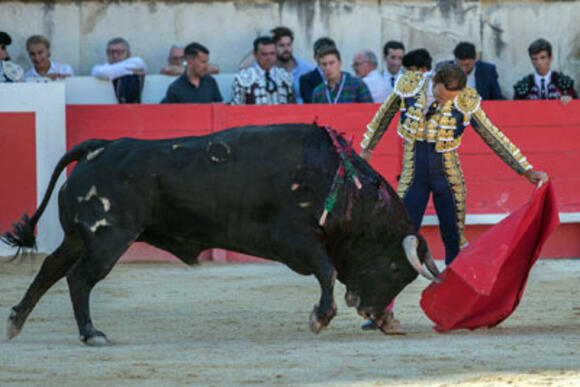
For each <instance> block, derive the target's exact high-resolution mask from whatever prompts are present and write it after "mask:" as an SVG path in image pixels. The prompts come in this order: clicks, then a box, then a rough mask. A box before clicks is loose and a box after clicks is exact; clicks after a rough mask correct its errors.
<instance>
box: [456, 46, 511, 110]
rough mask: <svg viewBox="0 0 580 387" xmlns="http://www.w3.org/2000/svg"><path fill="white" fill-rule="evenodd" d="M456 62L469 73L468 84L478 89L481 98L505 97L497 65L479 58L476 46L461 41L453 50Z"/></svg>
mask: <svg viewBox="0 0 580 387" xmlns="http://www.w3.org/2000/svg"><path fill="white" fill-rule="evenodd" d="M453 55H454V56H455V63H456V64H457V65H458V66H459V67H461V69H462V70H463V71H465V74H467V86H469V87H471V88H473V89H476V90H477V92H478V93H479V95H480V96H481V99H490V100H493V99H504V98H503V95H502V94H501V89H500V87H499V83H498V81H497V78H498V76H497V70H496V68H495V65H493V64H491V63H487V62H484V61H482V60H477V55H476V52H475V46H474V45H473V44H471V43H469V42H461V43H459V44H458V45H457V46H455V49H454V50H453Z"/></svg>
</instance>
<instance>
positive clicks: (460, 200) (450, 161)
mask: <svg viewBox="0 0 580 387" xmlns="http://www.w3.org/2000/svg"><path fill="white" fill-rule="evenodd" d="M442 157H443V167H444V170H445V174H446V177H447V181H448V183H449V187H450V188H451V192H452V194H453V200H454V201H455V221H456V224H457V233H458V234H459V247H464V246H466V245H467V239H465V193H466V192H465V180H464V178H463V171H462V170H461V164H460V163H459V156H458V154H457V152H455V151H453V152H445V153H443V155H442Z"/></svg>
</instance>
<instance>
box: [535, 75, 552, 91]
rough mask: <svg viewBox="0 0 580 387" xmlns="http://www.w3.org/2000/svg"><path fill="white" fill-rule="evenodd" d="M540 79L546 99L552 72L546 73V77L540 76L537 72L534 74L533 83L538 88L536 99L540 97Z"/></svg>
mask: <svg viewBox="0 0 580 387" xmlns="http://www.w3.org/2000/svg"><path fill="white" fill-rule="evenodd" d="M542 79H543V80H544V88H545V90H544V92H545V93H546V97H548V85H549V84H550V80H551V79H552V70H550V71H548V73H547V74H546V75H540V74H538V73H537V72H534V83H535V84H536V86H537V87H538V97H539V96H540V95H542Z"/></svg>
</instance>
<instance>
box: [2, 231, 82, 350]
mask: <svg viewBox="0 0 580 387" xmlns="http://www.w3.org/2000/svg"><path fill="white" fill-rule="evenodd" d="M81 254H82V244H81V243H80V241H79V240H76V239H74V238H71V237H65V240H64V241H63V242H62V243H61V245H60V246H59V247H58V248H57V249H56V250H55V251H54V252H53V253H52V254H50V255H49V256H47V257H46V258H45V259H44V262H43V263H42V267H41V268H40V271H39V272H38V274H37V275H36V277H35V278H34V281H32V283H31V284H30V286H29V287H28V290H27V291H26V294H25V295H24V297H23V298H22V300H21V301H20V303H19V304H18V305H16V306H14V307H13V308H12V313H11V314H10V317H8V322H7V324H6V336H7V337H8V339H12V338H13V337H15V336H17V335H18V334H19V333H20V330H21V329H22V326H23V325H24V322H25V321H26V319H27V318H28V315H29V314H30V312H32V309H34V306H35V305H36V304H37V303H38V300H40V298H41V297H42V295H43V294H44V293H46V291H47V290H48V289H50V287H51V286H52V285H54V284H55V283H56V282H57V281H58V280H59V279H61V278H62V277H64V276H65V275H66V273H67V271H68V270H69V269H70V268H71V267H72V265H73V264H74V262H75V261H76V260H77V259H78V258H79V256H80V255H81Z"/></svg>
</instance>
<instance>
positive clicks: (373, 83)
mask: <svg viewBox="0 0 580 387" xmlns="http://www.w3.org/2000/svg"><path fill="white" fill-rule="evenodd" d="M362 80H363V81H364V83H366V85H367V86H368V88H369V91H370V92H371V96H372V97H373V102H374V103H383V102H385V99H387V96H388V95H389V93H388V92H387V82H386V81H385V79H384V78H383V77H382V76H381V73H379V72H378V70H376V69H375V70H373V71H371V72H370V73H368V74H367V76H366V77H364V78H363V79H362Z"/></svg>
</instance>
